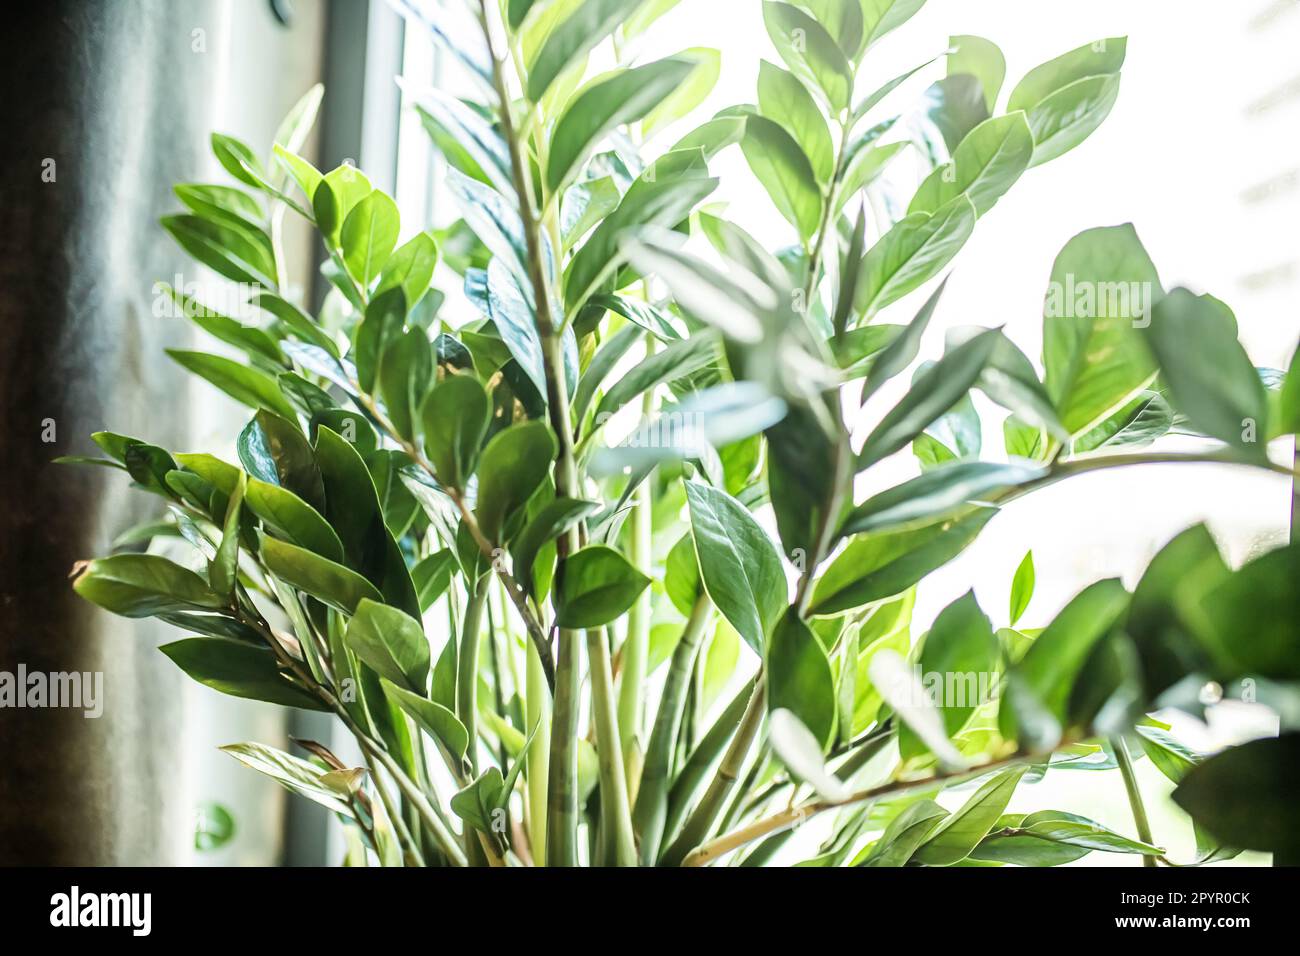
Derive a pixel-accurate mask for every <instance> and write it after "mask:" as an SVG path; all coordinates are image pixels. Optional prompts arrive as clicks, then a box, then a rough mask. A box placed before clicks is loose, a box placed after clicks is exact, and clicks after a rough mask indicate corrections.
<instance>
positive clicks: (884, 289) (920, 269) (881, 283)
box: [854, 196, 976, 321]
mask: <svg viewBox="0 0 1300 956" xmlns="http://www.w3.org/2000/svg"><path fill="white" fill-rule="evenodd" d="M975 217H976V212H975V206H974V205H973V204H972V203H971V201H970V200H969V199H967V198H966V197H965V196H958V197H957V198H955V199H953V200H951V201H950V202H948V203H945V204H944V205H943V206H941V207H940V208H939V209H937V210H936V211H935V212H934V213H933V214H929V215H927V214H925V213H914V214H912V215H910V216H908V217H906V218H905V219H901V220H899V221H898V222H896V223H895V224H894V225H893V227H891V228H890V230H889V231H888V232H887V233H885V234H884V235H883V236H881V238H880V239H879V240H878V241H877V242H876V244H875V245H873V246H872V247H871V248H870V249H868V250H867V254H866V255H865V256H864V257H863V259H862V269H863V277H862V279H861V280H859V282H858V290H857V296H856V299H855V301H854V309H855V311H857V312H858V313H859V314H861V315H862V316H863V318H864V320H865V321H870V320H871V318H872V317H873V316H875V314H876V313H877V312H879V311H880V310H881V309H883V308H884V307H885V306H887V305H889V304H890V303H892V302H896V301H898V300H899V299H901V298H902V297H903V296H905V295H907V293H909V292H911V291H913V290H914V289H916V288H918V287H919V286H921V285H923V284H924V283H925V282H927V281H929V280H930V279H932V278H934V277H935V276H936V275H938V274H939V271H940V270H941V269H942V268H943V267H944V266H946V265H947V264H948V263H949V262H951V261H952V259H953V257H954V256H955V255H957V253H958V252H959V251H960V250H961V247H962V246H963V245H965V244H966V240H967V239H968V238H970V234H971V232H972V231H973V230H974V228H975Z"/></svg>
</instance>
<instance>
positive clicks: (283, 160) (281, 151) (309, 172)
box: [271, 143, 325, 204]
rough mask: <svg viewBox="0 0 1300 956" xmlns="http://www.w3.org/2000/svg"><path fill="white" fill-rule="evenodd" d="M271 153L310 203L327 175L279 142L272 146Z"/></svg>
mask: <svg viewBox="0 0 1300 956" xmlns="http://www.w3.org/2000/svg"><path fill="white" fill-rule="evenodd" d="M271 154H272V155H273V156H274V157H275V158H276V159H278V160H279V161H280V165H281V166H283V167H284V168H285V169H287V170H288V171H289V175H290V176H292V177H293V180H294V182H296V183H297V184H298V188H299V189H301V190H302V192H303V195H304V196H306V197H307V202H308V203H309V204H310V203H311V200H312V198H313V197H314V196H315V195H316V189H317V187H318V186H320V184H321V180H322V179H324V178H325V177H324V176H323V175H321V171H320V170H319V169H317V168H316V167H315V166H313V165H312V164H311V163H309V162H307V160H305V159H303V158H302V157H301V156H299V155H298V154H297V153H295V152H293V151H292V150H288V149H285V148H284V147H283V146H281V145H280V144H279V143H276V144H275V145H274V146H273V147H271Z"/></svg>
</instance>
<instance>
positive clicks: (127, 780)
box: [0, 0, 322, 865]
mask: <svg viewBox="0 0 1300 956" xmlns="http://www.w3.org/2000/svg"><path fill="white" fill-rule="evenodd" d="M232 5H233V6H232ZM300 5H301V4H300ZM288 6H289V5H288V4H284V3H280V4H272V3H269V2H265V0H226V2H222V0H111V2H90V0H43V2H40V3H25V4H12V5H10V6H9V7H8V8H7V9H6V23H5V28H4V30H3V31H2V32H0V97H3V99H4V108H5V119H6V121H5V133H4V136H3V137H0V157H2V158H0V215H2V220H0V455H3V464H2V465H0V671H7V672H10V673H16V672H17V670H18V668H19V666H20V665H23V666H25V667H26V669H27V671H28V672H32V671H42V672H57V671H81V672H86V671H92V672H93V671H102V672H103V674H104V678H103V687H104V691H103V696H104V698H105V701H104V709H103V715H102V716H101V717H99V718H98V719H88V718H86V717H84V716H83V714H82V711H80V710H75V709H62V710H61V709H40V710H33V709H0V864H28V863H35V864H80V865H104V864H143V865H151V864H175V863H181V862H184V861H185V860H186V856H185V852H186V849H187V846H188V844H189V841H190V840H191V832H192V831H191V826H192V814H193V811H194V806H193V800H194V794H193V793H191V792H190V788H188V787H187V786H186V785H185V783H184V781H185V780H186V778H187V775H189V774H190V773H191V771H192V761H194V760H195V759H196V758H195V757H194V756H193V755H192V754H190V753H187V748H186V747H184V746H183V740H182V733H183V729H184V726H185V713H184V707H183V693H182V682H183V680H184V678H183V677H182V675H180V674H179V672H178V671H177V670H176V669H175V668H174V666H173V665H172V664H171V663H170V662H169V661H167V660H166V659H165V658H164V657H163V655H161V654H159V653H158V652H157V650H156V649H155V648H156V645H157V644H158V643H160V642H161V641H162V640H163V639H164V638H170V639H174V638H175V637H177V636H179V635H177V634H176V633H175V632H171V633H170V634H169V633H167V632H166V629H164V628H161V627H159V626H157V625H155V624H154V623H153V622H147V621H142V622H134V621H125V620H122V619H119V618H114V617H111V616H110V615H108V614H105V613H102V612H100V611H98V610H97V609H95V608H93V607H91V606H90V605H88V604H86V603H84V602H82V601H81V600H80V599H79V598H77V597H76V596H75V594H73V592H72V591H71V589H70V587H69V581H68V574H69V571H70V570H71V568H72V566H73V564H74V562H75V561H77V560H79V559H83V558H89V557H92V556H94V555H96V554H103V553H104V552H105V550H106V548H107V546H108V543H109V542H110V541H111V540H112V538H113V536H114V535H115V534H117V533H118V532H120V531H121V530H122V529H124V528H126V527H128V526H130V525H131V524H133V523H134V522H136V521H140V520H144V519H147V518H151V517H156V516H158V514H159V513H160V508H159V504H158V501H157V499H152V500H151V499H150V498H149V496H146V495H142V494H140V493H137V492H131V491H129V490H128V488H127V484H128V482H127V481H126V480H125V478H124V477H123V476H121V475H120V474H119V473H117V472H109V471H107V470H104V469H89V468H72V467H67V466H59V465H51V464H49V461H50V459H51V458H53V457H55V456H57V455H67V454H92V453H95V452H96V450H95V449H94V447H93V446H92V444H91V443H90V441H89V439H88V436H89V434H90V433H91V432H93V431H96V430H99V429H105V428H107V429H111V430H113V431H119V432H124V433H126V434H132V435H138V436H141V437H148V438H149V439H150V440H151V441H155V442H157V443H158V444H161V445H164V446H166V447H171V448H176V449H178V450H186V449H188V446H189V444H190V442H191V441H192V440H193V438H194V436H193V435H192V434H189V433H190V432H191V431H192V430H193V429H192V428H191V425H192V422H191V420H190V417H189V416H190V403H191V395H192V394H195V395H197V393H196V392H194V391H193V390H194V389H196V388H198V387H200V386H196V385H194V384H193V383H192V382H191V380H189V378H188V377H187V376H185V375H183V374H182V373H181V372H180V370H179V369H178V368H177V367H176V366H175V365H174V364H172V363H171V362H169V361H168V360H167V359H166V358H165V357H164V356H163V353H162V349H163V348H164V347H165V346H169V345H177V344H186V343H187V342H188V341H189V339H190V336H191V333H190V331H189V330H188V329H187V328H185V327H184V324H183V323H182V321H180V320H175V319H160V318H156V317H155V316H154V315H153V314H152V311H151V307H152V302H153V299H154V295H155V292H154V282H155V280H157V279H166V280H170V277H171V276H173V275H174V274H176V273H178V272H191V273H192V271H193V266H192V265H190V264H189V262H188V260H186V259H185V258H184V257H183V256H182V254H181V253H180V252H179V250H178V249H177V248H176V247H175V246H174V244H173V243H172V242H171V240H170V239H169V238H168V237H167V236H166V234H165V233H164V232H163V231H162V230H161V229H160V228H159V227H158V217H159V216H160V215H161V214H163V213H165V212H169V211H174V210H175V209H176V206H177V204H176V202H175V200H174V198H173V197H172V195H171V185H172V184H173V183H175V182H181V181H186V180H193V179H195V178H197V177H198V175H199V174H201V173H203V172H205V171H210V160H209V159H208V158H207V138H208V134H209V132H210V130H211V128H212V126H213V124H214V119H215V118H216V116H217V114H218V112H219V110H220V109H221V106H220V104H221V97H223V96H226V95H229V91H230V88H231V86H232V77H233V85H234V86H235V87H236V89H237V90H242V91H246V90H247V88H248V86H249V85H250V84H249V82H248V81H249V80H250V79H258V78H261V79H264V81H265V82H264V83H261V84H257V85H261V86H262V87H263V90H262V92H261V94H260V96H261V99H260V100H252V99H251V98H250V102H251V103H253V104H254V105H253V106H252V107H251V108H252V109H256V110H261V111H264V112H266V114H267V115H269V114H270V111H271V110H276V111H277V112H276V116H277V117H278V115H279V113H280V112H282V111H283V107H287V106H288V105H289V103H292V102H293V99H294V98H296V96H297V95H298V94H300V93H301V92H302V90H303V89H305V88H306V87H307V86H309V85H310V84H311V83H312V82H314V81H315V80H316V79H317V76H318V74H317V73H314V72H313V73H311V74H310V75H301V76H294V77H293V78H292V80H288V79H286V81H285V82H284V83H283V84H279V83H277V82H275V77H274V72H273V71H275V70H276V69H277V67H278V64H279V63H280V60H279V59H278V58H280V57H285V56H286V54H287V53H288V52H291V48H292V47H293V45H294V44H298V45H299V46H301V45H302V44H315V45H316V49H315V50H314V51H313V52H312V53H311V55H310V58H309V61H310V66H311V69H312V70H316V69H317V68H318V66H319V45H320V42H321V32H322V31H315V33H314V34H311V35H307V36H303V35H302V32H301V31H298V32H297V33H295V30H294V28H293V27H292V26H290V27H286V26H284V25H283V24H282V23H280V22H279V20H278V19H277V14H278V13H283V8H286V7H288ZM307 6H309V7H313V6H315V7H318V6H320V4H319V3H314V2H311V0H308V3H307ZM276 7H279V8H281V9H280V10H276V9H274V8H276ZM307 12H308V13H309V14H311V13H314V14H315V15H314V16H313V17H312V18H313V19H315V20H316V21H319V20H320V19H321V17H320V16H319V11H314V12H313V11H307ZM243 19H251V20H252V22H253V27H254V29H248V30H244V31H243V35H239V33H238V31H236V30H234V29H232V22H234V23H235V24H236V25H237V26H238V25H239V24H240V22H241V20H243ZM227 43H231V44H238V45H236V46H231V47H229V48H225V47H223V46H222V44H227ZM287 59H288V61H289V62H290V63H292V64H293V65H294V68H295V70H296V71H298V72H304V70H303V67H302V63H303V60H304V57H303V56H302V55H301V53H300V52H299V53H296V54H294V55H293V56H288V57H287ZM244 69H246V70H247V71H248V73H250V74H252V76H251V77H250V76H248V75H244V74H242V73H241V70H244ZM268 90H270V92H268ZM286 97H287V98H288V99H287V101H286ZM232 109H233V106H232V107H227V110H228V111H230V110H232ZM257 115H258V116H259V117H260V116H261V115H262V113H261V112H259V113H258V114H257ZM258 124H259V129H258V134H259V135H260V136H263V137H264V141H259V142H258V146H259V151H260V149H261V148H263V147H265V146H267V145H269V143H270V137H271V134H272V132H273V130H274V125H273V121H270V120H268V121H266V122H263V121H261V120H260V119H259V121H258ZM262 126H265V127H266V128H265V129H262V128H261V127H262ZM208 401H211V399H209V400H208ZM205 407H206V406H205ZM204 693H206V691H204ZM220 759H227V758H220Z"/></svg>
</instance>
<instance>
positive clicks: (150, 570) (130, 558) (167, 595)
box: [72, 554, 229, 617]
mask: <svg viewBox="0 0 1300 956" xmlns="http://www.w3.org/2000/svg"><path fill="white" fill-rule="evenodd" d="M72 587H73V589H74V590H76V592H77V593H78V594H80V595H81V596H82V597H83V598H85V599H86V600H87V601H90V602H91V603H93V604H98V605H99V606H100V607H102V608H104V609H105V610H107V611H112V612H113V613H114V614H120V615H121V616H123V617H153V616H154V615H156V614H162V613H165V612H174V611H191V610H200V611H204V610H206V611H217V610H223V609H225V608H226V607H227V606H228V603H229V602H228V601H227V600H226V598H224V597H222V596H221V594H219V593H217V592H216V591H215V590H214V589H213V588H211V587H209V586H208V583H207V582H206V581H204V580H203V579H202V578H201V577H199V576H198V575H197V574H195V573H194V572H193V571H190V570H188V569H186V568H183V567H181V566H180V565H179V564H176V563H174V562H172V561H168V560H167V559H166V558H164V557H160V556H159V555H155V554H118V555H113V556H112V557H108V558H96V559H95V560H94V561H91V562H89V563H87V564H86V565H85V567H84V568H83V569H82V570H81V573H80V574H79V575H78V576H77V579H76V581H75V582H74V583H73V585H72Z"/></svg>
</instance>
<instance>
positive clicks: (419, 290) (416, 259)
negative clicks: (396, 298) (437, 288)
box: [375, 232, 438, 310]
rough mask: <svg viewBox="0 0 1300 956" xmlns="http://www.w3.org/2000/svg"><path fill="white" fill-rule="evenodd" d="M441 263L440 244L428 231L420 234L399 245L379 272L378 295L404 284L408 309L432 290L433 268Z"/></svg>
mask: <svg viewBox="0 0 1300 956" xmlns="http://www.w3.org/2000/svg"><path fill="white" fill-rule="evenodd" d="M437 264H438V244H437V243H436V242H435V241H434V239H433V236H431V235H429V234H428V233H427V232H421V233H417V234H416V235H415V236H414V237H413V238H412V239H410V240H409V241H408V242H405V243H403V244H402V245H401V246H400V247H398V249H397V251H396V252H394V253H393V254H392V255H391V256H390V257H389V258H388V261H387V262H385V263H384V267H383V269H382V271H381V272H380V273H379V285H378V286H377V287H376V288H375V295H379V294H380V293H382V292H385V291H387V290H388V289H392V288H397V287H400V288H401V290H402V293H403V294H404V295H405V297H406V307H407V309H408V310H410V309H414V308H415V305H416V303H417V302H419V301H420V298H421V297H422V296H423V295H424V293H425V292H427V291H428V290H429V282H430V281H431V280H432V279H433V270H434V268H435V267H436V266H437Z"/></svg>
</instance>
